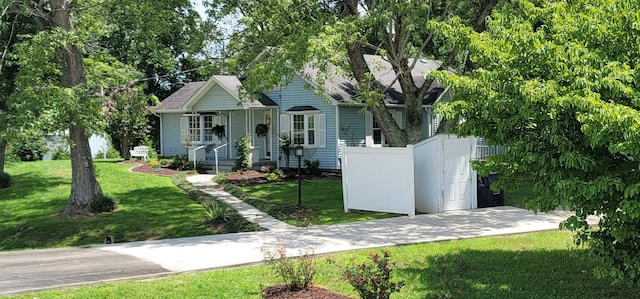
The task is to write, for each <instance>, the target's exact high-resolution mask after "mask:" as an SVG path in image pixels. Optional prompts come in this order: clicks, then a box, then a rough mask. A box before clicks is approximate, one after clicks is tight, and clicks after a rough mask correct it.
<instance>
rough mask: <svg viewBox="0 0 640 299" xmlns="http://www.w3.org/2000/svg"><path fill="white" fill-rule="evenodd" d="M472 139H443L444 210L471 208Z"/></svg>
mask: <svg viewBox="0 0 640 299" xmlns="http://www.w3.org/2000/svg"><path fill="white" fill-rule="evenodd" d="M470 140H471V139H470V138H459V139H458V138H452V139H443V140H442V142H443V143H442V153H443V155H442V158H443V161H442V162H443V167H444V169H443V184H442V187H443V191H442V196H443V201H444V203H443V210H444V211H447V210H464V209H471V208H472V205H471V199H472V198H471V196H472V194H473V192H472V187H473V182H472V179H473V178H472V175H471V164H470V163H471V147H472V144H471V141H470Z"/></svg>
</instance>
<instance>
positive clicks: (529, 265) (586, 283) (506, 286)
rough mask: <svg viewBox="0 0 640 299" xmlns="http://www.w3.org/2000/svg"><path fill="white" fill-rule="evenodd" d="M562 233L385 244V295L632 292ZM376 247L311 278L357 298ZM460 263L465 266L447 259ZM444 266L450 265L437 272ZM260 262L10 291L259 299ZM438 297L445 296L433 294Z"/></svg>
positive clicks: (271, 277) (330, 263)
mask: <svg viewBox="0 0 640 299" xmlns="http://www.w3.org/2000/svg"><path fill="white" fill-rule="evenodd" d="M571 242H572V237H571V234H570V233H567V232H559V231H553V232H541V233H531V234H523V235H512V236H504V237H489V238H476V239H465V240H456V241H447V242H438V243H424V244H416V245H405V246H395V247H390V248H387V250H388V251H389V252H390V254H391V261H392V262H395V263H396V264H395V265H396V268H395V270H393V272H392V277H393V280H404V281H405V282H406V286H404V287H403V288H402V289H401V292H400V293H394V294H392V296H391V298H408V299H413V298H415V299H418V298H420V299H422V298H434V296H435V295H439V296H444V295H445V294H449V295H450V297H448V298H478V299H480V298H508V299H519V298H522V299H529V298H536V299H545V298H567V299H572V298H576V299H583V298H639V297H640V289H639V288H628V287H622V286H615V287H614V286H611V285H610V283H609V281H606V280H598V279H596V278H595V277H594V276H593V275H592V269H593V267H594V266H595V265H596V264H594V263H593V262H590V261H588V260H587V259H586V258H585V257H584V250H583V249H580V248H577V249H576V248H573V247H572V246H571V245H570V244H571ZM371 252H377V253H379V252H380V250H378V249H368V250H359V251H353V252H346V253H338V254H332V255H326V256H322V257H319V258H318V259H317V265H316V266H317V267H316V269H317V276H316V277H317V281H316V285H320V286H323V287H326V288H329V289H331V290H333V291H336V292H340V293H343V294H347V295H349V296H352V297H354V298H357V293H356V292H355V291H354V289H353V288H352V287H351V286H350V285H349V284H348V283H347V282H346V281H345V280H344V279H343V278H342V276H341V273H342V271H343V269H344V267H345V266H346V265H347V264H348V263H349V261H350V259H352V258H356V259H357V260H360V261H361V260H364V258H365V257H366V256H367V255H368V254H369V253H371ZM456 263H458V264H464V265H466V266H467V268H466V269H467V270H460V269H459V268H457V266H456V267H454V265H456ZM443 269H450V270H449V271H445V272H443V271H442V270H443ZM280 282H281V281H280V280H279V278H278V276H277V275H276V273H275V272H273V270H271V268H269V267H267V266H264V265H263V266H254V267H242V268H234V269H224V270H216V271H209V272H202V273H189V274H179V275H175V276H172V277H168V278H164V279H159V280H154V281H126V282H113V283H106V284H101V285H97V286H87V287H81V288H72V289H64V290H53V291H47V292H41V293H32V294H25V295H22V296H17V298H36V297H37V298H217V299H223V298H233V299H244V298H247V299H249V298H252V299H253V298H260V291H261V290H262V289H264V288H265V287H267V286H270V285H273V284H276V283H280ZM440 298H445V297H440Z"/></svg>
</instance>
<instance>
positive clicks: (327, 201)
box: [224, 179, 398, 226]
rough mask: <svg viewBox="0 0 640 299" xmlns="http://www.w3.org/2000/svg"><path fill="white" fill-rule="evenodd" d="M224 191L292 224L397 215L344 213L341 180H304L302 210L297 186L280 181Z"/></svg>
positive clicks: (359, 219)
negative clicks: (299, 204)
mask: <svg viewBox="0 0 640 299" xmlns="http://www.w3.org/2000/svg"><path fill="white" fill-rule="evenodd" d="M224 188H225V191H228V192H230V193H231V194H233V195H234V196H236V197H238V198H240V199H242V200H243V201H245V202H247V203H248V204H250V205H253V206H254V207H256V208H258V209H260V210H262V211H264V212H265V213H268V214H270V215H271V216H273V217H275V218H277V219H280V220H281V221H284V222H287V223H289V224H291V225H296V226H305V225H323V224H336V223H344V222H354V221H362V220H371V219H381V218H389V217H395V216H398V215H397V214H390V213H381V212H368V211H355V210H354V211H351V212H349V213H345V212H344V202H343V199H342V181H341V180H336V179H322V180H305V181H303V183H302V192H301V194H302V196H301V199H302V200H301V201H302V207H303V208H299V207H298V206H297V204H298V183H297V182H280V183H270V184H257V185H251V186H243V187H240V188H238V187H235V186H230V185H228V184H224Z"/></svg>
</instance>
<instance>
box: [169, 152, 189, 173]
mask: <svg viewBox="0 0 640 299" xmlns="http://www.w3.org/2000/svg"><path fill="white" fill-rule="evenodd" d="M169 168H171V169H175V170H192V169H193V163H191V162H189V157H188V156H187V155H175V156H173V159H172V160H171V163H169Z"/></svg>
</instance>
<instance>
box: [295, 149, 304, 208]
mask: <svg viewBox="0 0 640 299" xmlns="http://www.w3.org/2000/svg"><path fill="white" fill-rule="evenodd" d="M295 149H296V150H295V152H296V157H298V206H299V207H301V206H302V176H301V175H300V164H301V163H300V159H301V158H302V155H304V151H303V147H302V145H297V146H296V147H295Z"/></svg>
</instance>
